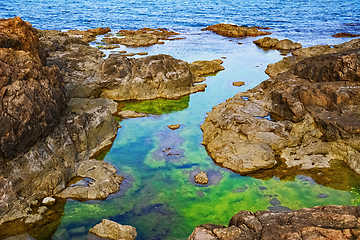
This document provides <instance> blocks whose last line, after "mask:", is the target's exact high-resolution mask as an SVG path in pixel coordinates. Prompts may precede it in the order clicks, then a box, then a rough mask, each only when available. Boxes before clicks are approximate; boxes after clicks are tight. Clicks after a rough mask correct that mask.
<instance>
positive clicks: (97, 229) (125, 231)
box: [89, 219, 137, 240]
mask: <svg viewBox="0 0 360 240" xmlns="http://www.w3.org/2000/svg"><path fill="white" fill-rule="evenodd" d="M89 233H93V234H95V235H97V236H99V237H102V238H109V239H114V240H117V239H125V240H133V239H135V238H136V236H137V233H136V229H135V228H134V227H132V226H129V225H121V224H119V223H116V222H113V221H110V220H107V219H103V220H102V222H101V223H99V224H97V225H95V226H94V227H93V228H91V229H90V230H89Z"/></svg>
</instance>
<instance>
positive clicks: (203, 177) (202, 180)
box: [195, 172, 209, 185]
mask: <svg viewBox="0 0 360 240" xmlns="http://www.w3.org/2000/svg"><path fill="white" fill-rule="evenodd" d="M195 182H196V183H198V184H203V185H206V184H208V182H209V179H208V176H207V174H206V172H201V173H198V174H197V175H196V176H195Z"/></svg>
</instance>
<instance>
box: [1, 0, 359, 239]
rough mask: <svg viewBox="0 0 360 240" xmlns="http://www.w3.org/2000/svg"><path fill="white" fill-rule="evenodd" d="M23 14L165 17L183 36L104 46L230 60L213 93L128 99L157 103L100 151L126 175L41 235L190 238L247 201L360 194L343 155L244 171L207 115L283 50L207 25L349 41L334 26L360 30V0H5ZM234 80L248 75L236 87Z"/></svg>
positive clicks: (309, 202) (280, 203) (58, 19)
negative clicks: (222, 162)
mask: <svg viewBox="0 0 360 240" xmlns="http://www.w3.org/2000/svg"><path fill="white" fill-rule="evenodd" d="M15 16H20V17H21V18H22V19H23V20H25V21H29V22H30V23H31V24H32V26H33V27H35V28H38V29H42V30H45V29H55V30H61V31H67V30H69V29H79V30H86V29H90V28H96V27H109V28H111V30H112V33H116V32H117V31H119V30H123V29H140V28H144V27H150V28H165V29H169V30H173V31H176V32H178V33H180V37H182V38H184V39H181V40H175V41H165V44H163V45H153V46H150V47H141V48H130V47H125V46H121V47H120V48H118V49H114V50H104V52H105V53H106V57H108V55H109V54H116V52H117V51H120V50H126V51H127V52H134V53H136V52H148V53H149V55H154V54H169V55H171V56H173V57H175V58H178V59H181V60H184V61H187V62H193V61H197V60H213V59H222V60H223V64H222V65H223V66H224V67H225V70H224V71H221V72H219V73H217V74H215V75H211V76H208V77H206V81H205V83H206V84H207V88H206V91H205V92H200V93H195V94H192V95H190V96H185V97H183V98H181V99H176V100H167V99H155V100H149V101H126V102H121V103H119V104H122V106H123V109H124V110H125V109H128V110H134V111H142V112H147V113H149V114H150V116H149V117H144V118H136V119H124V120H119V119H118V120H119V124H120V125H121V126H122V127H121V128H120V129H119V130H118V133H117V138H116V139H115V141H114V144H113V146H112V148H111V149H110V150H108V151H106V152H103V153H102V154H101V155H100V156H99V157H98V159H99V160H103V161H106V162H109V163H111V164H113V165H114V166H115V168H116V169H117V171H118V173H119V174H121V175H123V176H124V177H125V180H124V181H123V183H122V185H121V186H120V190H119V192H117V193H115V194H112V195H110V196H109V197H108V198H107V199H106V200H102V201H85V202H80V201H76V200H71V199H69V200H67V201H66V202H65V203H60V204H58V206H57V208H56V210H57V211H59V209H60V212H61V214H59V215H58V217H57V218H54V219H51V220H49V221H48V222H42V223H41V224H42V225H41V226H38V228H36V229H37V230H36V231H35V230H33V231H30V230H29V231H28V233H29V234H30V235H32V236H33V237H35V238H36V239H38V240H40V239H56V240H59V239H62V240H68V239H71V240H75V239H84V240H85V239H90V237H89V235H88V231H89V229H90V228H92V227H93V226H95V225H96V224H98V223H100V222H101V220H102V219H110V220H112V221H115V222H118V223H120V224H123V225H131V226H134V227H136V229H137V233H138V236H137V238H136V239H138V240H143V239H144V240H148V239H169V240H173V239H187V238H188V236H189V235H190V234H191V232H192V231H193V230H194V228H195V227H196V226H197V225H200V224H205V223H209V222H210V223H214V224H222V225H225V226H227V225H228V223H229V220H230V218H231V217H232V216H233V215H234V214H236V213H237V212H238V211H241V210H249V211H259V210H272V211H276V210H280V211H290V210H297V209H300V208H303V207H313V206H318V205H328V204H334V205H342V204H345V205H358V204H359V202H360V197H359V196H360V178H359V177H358V176H357V175H356V174H354V173H353V172H352V171H351V170H349V169H348V168H347V167H346V166H345V165H344V164H342V163H334V166H333V169H332V170H329V171H328V170H324V171H307V172H306V171H292V172H291V171H283V170H281V169H278V170H276V171H262V172H260V173H258V174H252V175H240V174H238V173H234V172H232V171H230V170H228V169H225V168H223V167H221V166H218V165H216V164H215V163H214V162H213V160H212V159H211V157H209V155H208V153H207V152H206V149H205V148H204V146H203V145H202V144H201V142H202V131H201V129H200V125H201V124H202V123H203V122H204V119H205V117H206V116H207V112H210V111H211V110H212V107H214V106H215V105H217V104H219V103H221V102H223V101H225V100H226V99H228V98H231V97H232V96H234V95H235V94H236V93H238V92H241V91H246V90H248V89H251V88H253V87H255V86H256V85H258V84H259V83H261V82H262V81H264V80H266V79H267V78H268V76H267V75H266V74H265V73H264V71H265V69H266V66H267V65H268V64H270V63H275V62H277V61H279V60H281V59H282V58H283V57H284V55H281V53H280V52H278V51H276V50H263V49H260V48H258V47H257V46H255V44H254V43H253V41H254V40H256V39H258V38H259V37H257V38H254V37H249V38H244V39H235V38H227V37H223V36H219V35H216V34H215V33H212V32H209V31H203V30H202V29H203V28H205V27H207V26H209V25H213V24H217V23H229V24H236V25H242V26H260V27H269V28H270V30H268V31H270V32H272V34H271V35H269V36H270V37H276V38H278V39H285V38H288V39H290V40H292V41H295V42H299V43H301V44H302V45H303V47H309V46H314V45H324V44H329V45H334V44H340V43H343V42H346V41H349V40H351V38H334V37H332V35H333V34H336V33H339V32H350V33H357V34H359V33H360V1H358V0H342V1H340V0H222V1H220V0H202V1H199V0H192V1H187V0H136V1H135V0H127V1H124V0H102V1H100V0H91V1H90V0H57V1H49V0H27V1H21V0H0V18H13V17H15ZM100 41H101V36H99V37H98V38H97V39H96V40H95V41H94V42H93V43H91V45H93V46H98V45H99V44H100ZM135 57H138V56H135ZM234 81H244V82H245V85H244V86H241V87H235V86H233V85H232V82H234ZM269 120H272V119H270V118H269ZM170 124H180V128H179V129H177V130H170V129H168V127H167V126H168V125H170ZM201 171H205V172H207V174H208V176H209V179H210V181H209V183H208V184H207V185H199V184H197V183H195V182H194V175H196V174H197V173H199V172H201ZM83 181H86V179H85V180H83ZM20 233H23V231H22V230H21V228H20V227H19V228H14V234H20ZM0 236H1V234H0ZM91 237H93V238H92V239H94V236H91Z"/></svg>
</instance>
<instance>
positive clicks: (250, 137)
mask: <svg viewBox="0 0 360 240" xmlns="http://www.w3.org/2000/svg"><path fill="white" fill-rule="evenodd" d="M359 69H360V49H353V50H348V51H345V52H340V53H333V54H324V55H319V56H315V57H309V58H306V59H305V60H303V61H301V62H299V63H297V64H296V65H294V67H293V68H292V69H291V70H289V71H288V72H285V73H282V74H279V75H277V76H276V77H273V78H270V79H268V80H266V81H264V82H262V83H261V84H259V85H258V86H257V87H255V88H254V89H251V90H248V91H247V92H244V93H238V94H236V95H235V96H234V97H233V98H230V99H228V100H227V101H226V102H224V103H221V104H219V105H217V106H215V107H214V108H213V110H212V111H211V112H210V113H208V116H207V117H206V119H205V122H204V123H203V124H202V125H201V129H202V130H203V144H204V145H205V146H206V149H207V150H208V152H209V153H210V156H211V157H212V158H213V160H214V161H215V162H216V163H218V164H220V165H221V166H223V167H226V168H228V169H231V170H233V171H234V172H237V173H241V174H247V173H251V172H255V171H257V170H260V169H268V168H272V167H273V166H275V164H277V160H276V159H277V158H280V159H281V160H282V164H283V165H282V166H284V167H285V168H297V169H298V170H307V169H313V168H316V169H323V168H330V167H331V162H332V161H333V160H336V161H343V162H345V163H346V164H347V165H348V166H349V168H351V169H352V170H353V171H355V172H356V173H358V174H360V160H359V159H360V153H359V150H360V144H359V143H360V125H359V121H358V119H359V116H360V108H359V102H360V99H359V97H360V85H359V84H360V74H359ZM274 119H276V121H275V120H274Z"/></svg>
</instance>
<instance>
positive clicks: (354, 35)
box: [332, 32, 360, 38]
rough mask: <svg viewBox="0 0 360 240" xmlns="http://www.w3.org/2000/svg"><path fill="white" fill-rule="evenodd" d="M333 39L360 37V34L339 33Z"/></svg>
mask: <svg viewBox="0 0 360 240" xmlns="http://www.w3.org/2000/svg"><path fill="white" fill-rule="evenodd" d="M332 37H336V38H341V37H350V38H353V37H360V34H352V33H346V32H342V33H337V34H334V35H332Z"/></svg>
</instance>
